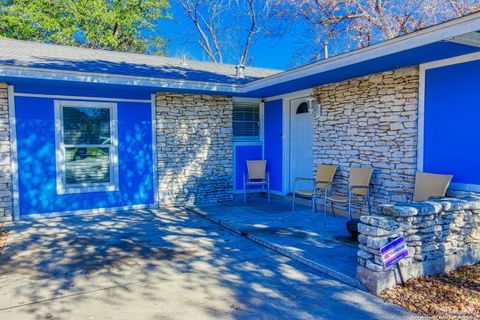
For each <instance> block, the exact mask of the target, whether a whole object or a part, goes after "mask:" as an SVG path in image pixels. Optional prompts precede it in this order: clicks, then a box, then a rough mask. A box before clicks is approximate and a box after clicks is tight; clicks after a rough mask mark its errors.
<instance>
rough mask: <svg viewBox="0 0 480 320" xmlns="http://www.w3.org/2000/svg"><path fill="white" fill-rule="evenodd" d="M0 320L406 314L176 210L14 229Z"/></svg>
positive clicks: (2, 277)
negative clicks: (24, 319)
mask: <svg viewBox="0 0 480 320" xmlns="http://www.w3.org/2000/svg"><path fill="white" fill-rule="evenodd" d="M7 228H9V229H10V230H11V231H10V236H9V239H8V242H7V245H6V247H5V250H4V252H3V254H2V255H1V256H0V296H2V299H0V316H1V317H2V318H21V317H24V318H39V319H44V318H47V319H65V318H68V319H72V318H73V319H74V318H78V319H88V318H92V319H98V318H109V317H110V318H116V319H125V318H142V319H150V318H152V319H158V318H168V319H182V318H188V319H190V318H196V319H202V318H205V319H209V318H227V319H252V318H255V319H286V318H289V319H333V318H338V317H340V318H355V319H381V318H385V319H386V318H389V315H390V314H391V313H394V314H395V315H396V317H397V318H402V317H403V316H405V317H407V315H408V314H407V313H406V312H404V311H403V310H402V309H399V308H398V307H396V306H393V305H390V304H385V303H383V302H381V300H379V299H378V298H376V297H374V296H371V295H369V294H367V293H365V292H362V291H359V290H356V289H353V288H352V287H349V286H347V285H344V284H341V283H338V282H336V281H334V280H331V279H329V278H325V277H322V276H319V275H317V274H315V273H311V272H310V271H309V270H308V269H307V268H305V267H303V266H302V265H300V264H298V263H296V262H294V261H292V260H290V259H288V258H286V257H284V256H281V255H277V254H275V253H273V252H272V251H269V250H266V249H265V248H263V247H261V246H257V245H255V244H254V243H252V242H251V241H248V240H246V239H244V238H242V237H240V236H238V235H237V234H234V233H232V232H230V231H228V230H225V229H223V228H221V227H219V226H217V225H215V224H212V223H210V222H208V221H206V220H205V219H203V218H200V217H197V216H195V215H193V214H190V213H187V212H185V211H182V210H177V209H161V210H139V211H135V212H119V213H115V214H99V215H85V216H72V217H64V218H56V219H50V220H42V221H37V222H19V223H15V224H10V225H8V226H7Z"/></svg>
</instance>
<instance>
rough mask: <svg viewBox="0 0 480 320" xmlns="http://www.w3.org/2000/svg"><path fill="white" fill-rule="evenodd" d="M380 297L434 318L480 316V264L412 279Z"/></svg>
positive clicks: (469, 317) (464, 318) (474, 317)
mask: <svg viewBox="0 0 480 320" xmlns="http://www.w3.org/2000/svg"><path fill="white" fill-rule="evenodd" d="M379 296H380V297H381V298H383V299H384V300H387V301H389V302H392V303H395V304H398V305H400V306H402V307H404V308H405V309H408V310H410V311H413V312H416V313H419V314H421V315H424V316H429V317H431V319H441V320H444V319H445V320H446V319H462V320H466V319H480V264H476V265H473V266H466V267H462V268H460V269H457V270H455V271H452V272H448V273H444V274H441V275H437V276H428V277H422V278H418V279H412V280H409V281H408V282H407V283H406V285H405V286H404V287H402V286H396V287H394V288H391V289H388V290H385V291H383V292H382V293H380V295H379Z"/></svg>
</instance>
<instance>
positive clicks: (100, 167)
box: [65, 148, 110, 185]
mask: <svg viewBox="0 0 480 320" xmlns="http://www.w3.org/2000/svg"><path fill="white" fill-rule="evenodd" d="M65 182H66V184H67V185H72V184H80V183H105V182H107V183H108V182H110V149H109V148H65Z"/></svg>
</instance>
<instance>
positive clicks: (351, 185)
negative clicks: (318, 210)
mask: <svg viewBox="0 0 480 320" xmlns="http://www.w3.org/2000/svg"><path fill="white" fill-rule="evenodd" d="M372 173H373V168H350V176H349V178H348V188H347V193H346V194H334V190H333V188H331V194H328V191H327V189H326V190H325V203H324V208H323V209H324V217H323V222H324V224H326V223H327V204H328V203H329V202H330V204H331V205H332V213H333V214H335V207H334V204H343V205H347V210H348V219H349V220H351V219H352V203H361V202H363V203H366V204H367V207H368V214H370V213H371V204H370V180H371V178H372Z"/></svg>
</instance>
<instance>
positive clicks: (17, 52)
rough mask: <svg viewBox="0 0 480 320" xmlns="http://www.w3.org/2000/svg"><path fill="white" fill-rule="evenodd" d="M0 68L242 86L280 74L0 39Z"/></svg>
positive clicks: (273, 71) (227, 65)
mask: <svg viewBox="0 0 480 320" xmlns="http://www.w3.org/2000/svg"><path fill="white" fill-rule="evenodd" d="M0 65H10V66H24V67H32V68H43V69H55V70H66V71H80V72H93V73H104V74H115V75H128V76H138V77H149V78H163V79H176V80H190V81H201V82H214V83H227V84H244V83H248V82H251V81H254V80H257V79H260V78H264V77H267V76H270V75H272V74H276V73H278V72H280V71H279V70H272V69H262V68H254V67H247V68H246V69H245V77H244V78H237V77H236V76H235V66H234V65H230V64H218V63H210V62H201V61H193V60H187V61H186V64H185V63H184V61H183V59H179V58H169V57H159V56H152V55H143V54H134V53H123V52H112V51H107V50H93V49H86V48H77V47H68V46H59V45H52V44H44V43H36V42H30V41H20V40H13V39H0Z"/></svg>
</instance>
